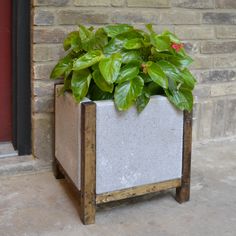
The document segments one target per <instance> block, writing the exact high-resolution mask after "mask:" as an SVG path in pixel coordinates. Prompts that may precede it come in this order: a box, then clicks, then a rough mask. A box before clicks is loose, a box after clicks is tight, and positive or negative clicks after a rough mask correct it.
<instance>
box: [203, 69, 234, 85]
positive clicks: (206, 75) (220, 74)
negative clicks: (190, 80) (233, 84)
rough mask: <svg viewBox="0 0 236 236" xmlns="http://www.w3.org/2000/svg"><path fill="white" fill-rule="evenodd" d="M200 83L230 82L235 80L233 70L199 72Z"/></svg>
mask: <svg viewBox="0 0 236 236" xmlns="http://www.w3.org/2000/svg"><path fill="white" fill-rule="evenodd" d="M201 77H202V81H201V82H202V83H215V82H217V83H218V82H230V81H234V80H236V71H235V70H210V71H203V72H201Z"/></svg>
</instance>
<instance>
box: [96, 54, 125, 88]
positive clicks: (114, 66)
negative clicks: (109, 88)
mask: <svg viewBox="0 0 236 236" xmlns="http://www.w3.org/2000/svg"><path fill="white" fill-rule="evenodd" d="M121 63H122V62H121V55H120V54H119V53H115V54H113V55H111V56H110V57H108V58H103V59H102V60H101V61H100V63H99V69H100V72H101V74H102V76H103V77H104V79H105V80H106V81H107V82H108V83H109V84H112V83H114V82H115V81H116V79H117V77H118V75H119V71H120V67H121Z"/></svg>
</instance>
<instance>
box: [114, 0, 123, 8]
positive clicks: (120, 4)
mask: <svg viewBox="0 0 236 236" xmlns="http://www.w3.org/2000/svg"><path fill="white" fill-rule="evenodd" d="M111 5H112V6H113V7H123V6H124V5H125V0H111Z"/></svg>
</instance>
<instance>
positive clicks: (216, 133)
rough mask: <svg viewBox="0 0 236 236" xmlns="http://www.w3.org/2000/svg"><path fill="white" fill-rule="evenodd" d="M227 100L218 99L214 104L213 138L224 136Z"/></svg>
mask: <svg viewBox="0 0 236 236" xmlns="http://www.w3.org/2000/svg"><path fill="white" fill-rule="evenodd" d="M225 106H226V105H225V101H224V100H218V101H215V102H214V104H213V111H212V120H211V123H210V124H211V138H219V137H222V136H224V122H225Z"/></svg>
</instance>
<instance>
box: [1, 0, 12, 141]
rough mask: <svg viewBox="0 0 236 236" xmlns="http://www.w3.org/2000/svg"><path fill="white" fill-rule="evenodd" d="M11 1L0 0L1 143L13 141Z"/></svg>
mask: <svg viewBox="0 0 236 236" xmlns="http://www.w3.org/2000/svg"><path fill="white" fill-rule="evenodd" d="M11 93H12V82H11V0H0V142H2V141H11V139H12V111H11V109H12V95H11Z"/></svg>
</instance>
